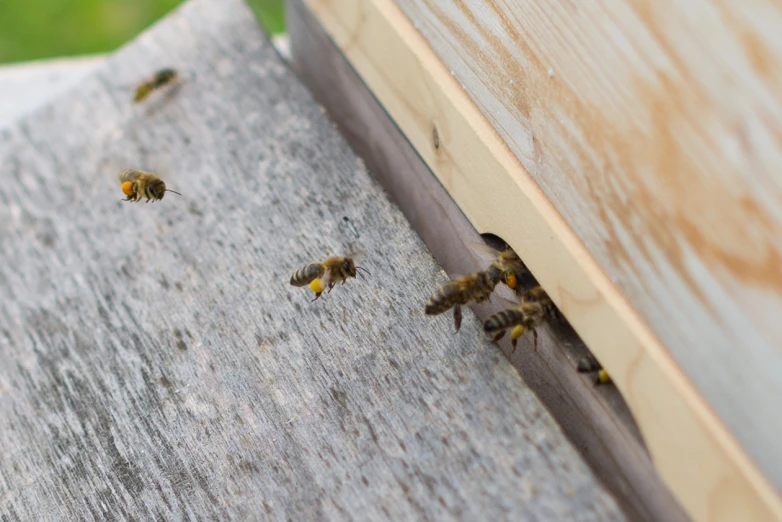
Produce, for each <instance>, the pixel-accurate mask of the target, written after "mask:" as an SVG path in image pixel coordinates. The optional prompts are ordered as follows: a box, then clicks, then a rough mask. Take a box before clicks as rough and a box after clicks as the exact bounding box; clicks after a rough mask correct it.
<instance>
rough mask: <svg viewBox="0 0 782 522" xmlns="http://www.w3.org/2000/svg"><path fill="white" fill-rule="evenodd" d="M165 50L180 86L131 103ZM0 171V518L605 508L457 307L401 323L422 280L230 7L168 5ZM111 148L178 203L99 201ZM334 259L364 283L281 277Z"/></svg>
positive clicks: (429, 284)
mask: <svg viewBox="0 0 782 522" xmlns="http://www.w3.org/2000/svg"><path fill="white" fill-rule="evenodd" d="M161 66H174V67H178V68H180V69H182V70H188V71H190V72H191V73H193V75H192V79H191V80H190V81H187V82H185V83H184V84H182V85H181V86H180V87H179V88H178V89H174V90H170V91H167V92H165V93H158V94H156V95H155V96H153V97H152V98H151V99H150V100H149V102H148V103H146V104H143V105H141V106H133V105H131V104H130V102H129V100H130V94H131V88H132V86H133V85H134V83H135V82H136V81H137V80H138V79H139V78H142V77H145V76H146V75H148V74H149V73H150V71H152V70H154V69H155V68H158V67H161ZM0 161H2V163H3V165H4V166H5V168H4V169H3V171H2V173H0V176H2V180H3V183H2V184H0V202H1V203H2V204H0V256H1V257H2V259H3V261H4V262H3V264H2V266H0V357H1V358H2V361H3V364H2V365H0V518H2V519H3V520H68V519H73V520H76V519H78V520H82V519H86V520H112V519H117V520H130V519H144V520H148V519H160V520H162V519H165V520H194V519H198V520H203V519H214V520H218V519H219V520H229V519H233V520H251V519H255V520H258V519H270V520H280V519H293V520H311V519H388V520H392V519H393V520H402V519H429V520H432V519H454V518H455V519H471V520H475V519H491V520H500V519H505V520H620V519H622V518H623V517H622V515H621V513H620V512H619V511H618V509H617V507H616V505H615V503H614V501H613V499H612V498H611V497H610V496H609V495H608V494H607V493H606V492H605V491H604V490H603V488H602V487H601V486H600V485H599V483H598V482H597V481H596V480H595V478H594V477H593V476H592V474H591V472H590V471H589V469H588V468H587V466H586V465H585V464H584V462H583V461H582V460H581V458H580V457H579V455H578V453H577V452H576V451H575V449H574V448H573V447H572V446H571V445H570V444H569V443H568V442H567V440H566V439H565V438H564V436H563V435H562V433H561V431H560V430H559V428H558V426H557V425H556V424H555V423H554V422H553V420H552V419H551V417H550V416H549V414H548V413H547V412H546V411H545V410H544V409H543V407H542V406H541V404H540V403H539V401H538V400H537V398H536V397H535V395H534V394H533V393H532V392H531V391H530V390H529V389H528V388H527V387H526V386H525V385H524V383H523V382H522V381H521V379H520V378H519V376H518V374H517V372H516V371H515V370H514V369H513V367H512V366H511V365H510V363H509V362H508V361H507V359H506V358H505V357H503V355H502V353H501V352H500V351H499V350H498V349H497V348H496V347H495V346H494V345H491V344H490V343H487V342H486V341H485V340H484V339H483V336H482V335H481V332H480V325H479V323H478V321H477V320H476V319H475V317H474V316H473V315H472V314H471V313H467V314H466V317H465V321H464V324H463V326H462V331H461V332H460V333H459V334H458V335H453V333H452V332H451V330H450V325H451V319H450V317H447V316H442V317H438V318H430V317H425V316H424V315H423V311H422V308H423V302H424V300H425V298H426V296H428V294H429V293H430V292H431V291H432V289H433V288H434V287H435V286H436V285H438V284H442V283H443V282H444V281H445V276H444V274H443V273H442V272H441V270H440V269H439V267H438V266H437V265H436V264H435V263H434V262H433V260H432V259H431V257H430V255H429V254H428V253H427V252H426V250H425V248H424V247H423V245H422V243H421V242H420V240H419V239H418V237H417V236H416V235H415V234H414V233H413V232H412V231H411V229H410V227H409V224H408V223H407V222H406V221H405V220H404V218H403V216H402V214H401V213H400V212H399V210H398V209H397V208H396V207H394V206H393V205H392V204H391V203H390V202H389V201H388V199H387V197H386V196H385V194H384V193H383V191H382V190H381V189H380V187H379V186H378V185H377V184H376V183H375V182H374V181H373V180H372V179H371V177H370V176H369V175H368V173H367V172H366V170H365V169H364V167H363V166H362V164H361V163H360V162H359V161H358V160H357V159H356V158H355V156H354V155H353V153H352V152H351V151H350V149H349V148H348V146H347V144H346V143H345V142H344V140H343V139H342V138H341V137H340V135H339V134H338V132H336V131H335V130H334V129H333V126H332V124H331V122H330V121H329V120H328V119H327V118H326V116H325V115H324V114H323V113H322V111H321V110H320V109H319V108H318V107H317V106H316V105H315V104H314V103H313V102H312V100H311V98H310V95H309V93H308V92H307V91H306V90H305V89H304V87H303V86H301V85H300V84H299V83H298V82H297V81H296V79H295V77H294V75H293V74H292V73H291V72H290V71H289V70H288V69H287V68H286V66H285V65H284V63H283V62H282V61H281V60H280V58H279V56H278V54H277V53H276V52H275V51H274V50H273V48H272V47H271V45H270V44H269V42H268V40H267V39H266V37H265V36H264V35H263V34H262V32H261V31H260V29H259V28H258V27H257V25H256V23H255V20H254V18H253V16H252V14H251V13H250V11H249V10H248V9H247V8H246V6H244V5H243V4H242V3H241V2H239V1H237V0H230V1H225V0H222V1H217V0H195V1H193V2H191V3H188V4H186V5H185V6H184V8H182V9H181V10H180V11H178V12H177V13H175V14H174V15H173V16H172V17H170V18H168V19H166V20H165V21H163V22H162V23H161V25H159V26H157V27H155V28H153V29H152V30H151V31H150V32H148V33H145V34H144V35H142V36H141V37H140V38H139V39H138V40H137V41H136V42H134V43H133V44H132V45H130V46H129V47H127V48H125V49H122V50H121V51H119V52H118V53H117V54H116V55H114V56H112V57H110V58H109V59H108V60H107V62H106V63H105V64H103V65H101V66H100V67H99V69H98V70H97V72H96V73H95V74H94V75H91V76H90V77H89V78H88V79H87V80H85V81H84V82H83V84H81V85H80V87H79V88H78V89H76V90H73V91H72V92H70V93H69V94H67V95H66V96H64V97H61V98H59V99H57V100H56V101H55V102H54V103H53V104H52V105H49V106H45V107H43V108H41V109H39V110H37V111H36V112H34V113H33V114H31V115H29V116H28V117H25V118H24V119H23V120H20V121H19V122H17V123H15V124H14V125H12V126H10V127H8V128H7V129H4V130H1V131H0ZM129 166H132V167H137V168H143V169H148V170H153V171H156V172H158V173H160V174H161V176H163V177H164V179H165V180H166V181H167V184H168V187H169V188H171V189H174V190H179V191H180V192H182V193H183V196H182V197H177V196H176V195H168V196H166V198H165V199H164V200H163V201H162V202H159V203H155V204H150V205H146V204H135V205H130V204H127V203H121V202H120V201H119V199H120V197H121V193H120V191H119V187H118V184H117V182H116V180H115V175H116V172H117V171H118V170H119V169H120V168H124V167H129ZM345 217H347V218H348V219H349V220H350V222H351V224H352V225H353V226H352V227H350V226H347V225H346V222H345V221H344V218H345ZM354 230H355V232H356V233H357V235H356V234H355V233H354ZM352 251H361V252H362V253H363V256H362V257H361V258H360V262H361V264H362V265H363V266H366V267H367V268H368V269H369V270H370V271H371V272H372V276H371V277H368V278H366V279H361V280H351V281H350V282H349V283H348V284H347V285H346V286H344V287H343V286H339V287H337V288H335V289H334V291H333V292H331V293H330V294H328V295H324V296H323V297H322V298H321V299H320V300H318V301H317V302H315V303H310V299H311V294H310V293H309V292H307V291H306V290H303V289H297V288H293V287H290V286H289V285H288V279H289V277H290V274H291V273H292V272H293V271H294V270H295V269H297V268H299V267H300V266H302V265H304V264H305V263H307V262H309V261H312V260H315V259H318V258H322V257H324V256H325V255H327V254H332V253H334V254H340V253H345V252H352Z"/></svg>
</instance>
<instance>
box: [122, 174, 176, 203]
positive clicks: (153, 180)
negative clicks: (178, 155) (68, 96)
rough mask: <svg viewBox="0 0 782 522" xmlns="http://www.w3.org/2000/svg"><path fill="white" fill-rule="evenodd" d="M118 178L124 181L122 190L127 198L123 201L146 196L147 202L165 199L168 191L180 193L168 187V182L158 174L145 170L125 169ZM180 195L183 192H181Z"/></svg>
mask: <svg viewBox="0 0 782 522" xmlns="http://www.w3.org/2000/svg"><path fill="white" fill-rule="evenodd" d="M117 179H118V180H119V182H120V183H122V192H123V193H124V194H125V195H126V196H127V198H125V199H123V200H122V201H134V202H135V201H141V198H142V197H144V196H146V198H147V203H149V202H150V200H151V201H157V200H159V199H163V196H164V195H165V194H166V192H173V193H174V194H179V192H177V191H175V190H169V189H167V188H166V184H165V183H164V182H163V180H162V179H160V178H159V177H157V175H155V174H152V173H151V172H144V171H143V170H135V169H125V170H121V171H120V172H119V174H117ZM179 195H180V196H181V195H182V194H179Z"/></svg>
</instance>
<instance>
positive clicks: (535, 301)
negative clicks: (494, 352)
mask: <svg viewBox="0 0 782 522" xmlns="http://www.w3.org/2000/svg"><path fill="white" fill-rule="evenodd" d="M557 313H558V311H557V308H556V306H555V305H554V302H553V301H552V300H551V298H550V297H549V296H548V294H547V293H546V292H545V290H543V288H542V287H540V286H536V287H535V288H533V289H531V290H530V291H529V292H527V293H526V294H524V295H523V296H522V298H521V304H520V305H519V306H518V307H516V308H511V309H508V310H503V311H502V312H498V313H496V314H494V315H492V316H491V317H489V319H487V320H486V323H484V325H483V330H484V331H485V332H486V333H487V334H494V340H495V341H499V340H500V339H502V337H503V336H504V335H505V330H507V329H508V328H511V327H512V328H513V330H512V331H511V334H510V338H511V345H512V346H513V350H512V351H511V353H513V352H515V351H516V342H517V340H518V338H519V337H521V336H522V335H524V332H526V331H527V330H532V336H533V340H534V341H533V342H534V346H535V349H536V350H537V347H538V333H537V331H536V330H535V329H536V328H537V327H539V326H540V325H541V324H543V323H544V322H546V321H548V320H549V319H551V317H553V316H554V315H556V314H557Z"/></svg>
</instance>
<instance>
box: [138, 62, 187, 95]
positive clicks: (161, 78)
mask: <svg viewBox="0 0 782 522" xmlns="http://www.w3.org/2000/svg"><path fill="white" fill-rule="evenodd" d="M178 77H179V75H178V74H177V72H176V71H175V70H174V69H170V68H166V69H160V70H159V71H157V72H156V73H155V74H154V75H152V77H151V78H149V79H147V80H145V81H144V82H143V83H142V84H141V85H139V86H138V87H136V93H135V94H134V95H133V102H134V103H138V102H140V101H142V100H144V98H146V97H147V96H149V95H150V93H152V91H154V90H156V89H160V88H161V87H163V86H165V85H168V84H171V83H174V82H175V81H176V80H177V78H178Z"/></svg>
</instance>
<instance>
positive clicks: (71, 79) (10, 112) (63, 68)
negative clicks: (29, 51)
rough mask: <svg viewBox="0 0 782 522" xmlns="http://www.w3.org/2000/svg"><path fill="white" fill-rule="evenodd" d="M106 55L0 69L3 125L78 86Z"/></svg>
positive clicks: (1, 123) (1, 120) (44, 61)
mask: <svg viewBox="0 0 782 522" xmlns="http://www.w3.org/2000/svg"><path fill="white" fill-rule="evenodd" d="M102 61H103V55H96V56H79V57H76V58H58V59H54V60H41V61H35V62H24V63H15V64H10V65H0V125H3V124H7V123H10V122H12V121H14V120H15V119H16V118H19V117H20V116H22V115H24V114H25V113H27V112H29V111H31V110H33V109H35V107H37V106H39V105H42V104H44V103H46V102H47V101H50V100H51V99H52V98H54V97H56V96H57V95H58V94H62V93H63V92H64V91H66V90H67V89H68V88H72V87H74V86H75V85H77V84H78V83H79V82H80V81H81V80H82V79H84V77H85V76H87V74H89V73H90V72H92V71H93V70H94V69H95V67H96V66H97V65H98V64H99V63H101V62H102Z"/></svg>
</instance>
